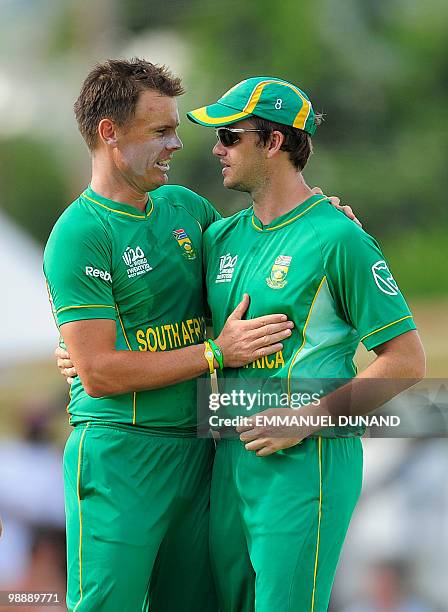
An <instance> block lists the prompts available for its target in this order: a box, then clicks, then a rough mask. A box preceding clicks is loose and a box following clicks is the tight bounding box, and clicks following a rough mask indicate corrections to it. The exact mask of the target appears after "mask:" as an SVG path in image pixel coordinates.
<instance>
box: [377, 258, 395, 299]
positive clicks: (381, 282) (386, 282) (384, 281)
mask: <svg viewBox="0 0 448 612" xmlns="http://www.w3.org/2000/svg"><path fill="white" fill-rule="evenodd" d="M372 274H373V278H374V280H375V283H376V286H377V287H378V289H380V290H381V291H382V292H383V293H387V295H398V285H397V283H396V282H395V280H394V277H393V276H392V274H391V273H390V270H389V268H388V267H387V263H386V262H385V261H384V260H383V259H380V261H377V262H376V263H375V264H373V266H372Z"/></svg>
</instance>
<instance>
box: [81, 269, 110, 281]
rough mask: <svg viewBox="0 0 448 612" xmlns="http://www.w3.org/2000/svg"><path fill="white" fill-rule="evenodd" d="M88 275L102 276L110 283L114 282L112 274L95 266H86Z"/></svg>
mask: <svg viewBox="0 0 448 612" xmlns="http://www.w3.org/2000/svg"><path fill="white" fill-rule="evenodd" d="M86 276H93V277H94V278H102V279H103V280H105V281H107V282H108V283H111V282H112V276H111V275H110V273H109V272H107V271H106V270H98V268H94V267H93V266H86Z"/></svg>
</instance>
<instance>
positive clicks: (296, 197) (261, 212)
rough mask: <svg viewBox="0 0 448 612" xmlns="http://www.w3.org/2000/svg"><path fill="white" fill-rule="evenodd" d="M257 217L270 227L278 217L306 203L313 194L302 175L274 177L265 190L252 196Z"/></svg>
mask: <svg viewBox="0 0 448 612" xmlns="http://www.w3.org/2000/svg"><path fill="white" fill-rule="evenodd" d="M251 195H252V198H253V202H254V213H255V216H256V217H258V219H260V221H261V222H262V223H263V225H268V224H269V223H271V222H272V221H273V220H274V219H276V218H277V217H281V216H282V215H285V214H286V213H288V212H289V211H291V210H293V209H294V208H296V207H297V206H298V205H299V204H301V203H302V202H305V200H307V199H308V198H310V197H311V196H312V195H313V192H312V191H311V189H310V188H309V187H308V185H307V184H306V183H305V181H304V180H303V177H302V175H301V174H296V173H294V174H291V175H289V176H288V177H286V178H285V177H283V178H279V177H275V176H274V177H273V178H272V179H271V180H270V181H269V182H268V183H267V184H265V186H264V187H263V189H260V190H259V192H257V191H255V192H253V193H252V194H251Z"/></svg>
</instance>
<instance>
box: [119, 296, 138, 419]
mask: <svg viewBox="0 0 448 612" xmlns="http://www.w3.org/2000/svg"><path fill="white" fill-rule="evenodd" d="M117 314H118V320H119V321H120V325H121V331H122V332H123V336H124V340H125V342H126V345H127V347H128V349H129V350H130V351H132V348H131V345H130V344H129V340H128V337H127V334H126V330H125V328H124V325H123V321H122V320H121V316H120V312H119V310H118V306H117ZM136 412H137V392H136V391H134V393H133V398H132V424H133V425H135V422H136V416H137V415H136Z"/></svg>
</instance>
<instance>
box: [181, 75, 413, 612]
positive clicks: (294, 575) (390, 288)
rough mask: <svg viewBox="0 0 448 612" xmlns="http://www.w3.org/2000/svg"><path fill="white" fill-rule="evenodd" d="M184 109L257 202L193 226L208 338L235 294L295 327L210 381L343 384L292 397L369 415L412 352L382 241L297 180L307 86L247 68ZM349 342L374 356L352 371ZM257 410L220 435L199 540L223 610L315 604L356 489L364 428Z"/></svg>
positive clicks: (409, 369)
mask: <svg viewBox="0 0 448 612" xmlns="http://www.w3.org/2000/svg"><path fill="white" fill-rule="evenodd" d="M188 117H189V119H190V120H192V121H194V122H196V123H198V124H201V125H204V126H208V127H214V128H217V136H218V142H217V144H216V145H215V147H214V149H213V153H214V155H216V156H217V157H218V159H219V161H220V163H221V166H222V175H223V182H224V186H225V187H228V188H229V189H236V190H239V191H244V192H248V193H250V195H251V197H252V199H253V206H251V207H250V208H248V209H246V210H242V211H241V212H239V213H237V214H235V215H234V216H232V217H229V218H226V219H221V220H219V221H217V222H216V223H214V224H213V225H211V226H210V227H209V228H208V230H207V231H206V232H205V234H204V252H205V257H204V260H205V265H206V282H207V290H208V301H209V304H210V307H211V310H212V315H213V325H214V330H215V333H219V332H220V330H221V329H222V326H223V325H224V322H225V319H226V317H227V316H228V314H229V313H230V312H232V310H233V309H234V308H235V305H236V304H237V303H238V302H239V300H240V299H241V295H242V293H243V292H247V293H249V295H250V297H251V302H250V307H249V310H248V312H247V313H246V316H247V317H248V318H251V317H256V316H258V315H259V314H261V313H267V312H285V313H286V314H287V315H288V316H289V318H290V319H291V320H293V321H294V324H295V326H294V329H293V332H292V336H291V338H290V339H289V340H288V342H285V344H284V347H283V349H282V350H281V351H279V352H278V353H277V354H276V355H275V356H271V357H269V358H265V359H259V360H257V361H256V362H254V363H253V364H250V365H249V366H245V367H243V368H240V369H238V370H233V371H230V370H227V369H224V370H223V372H222V375H221V378H220V381H219V384H220V387H221V388H222V387H223V386H224V387H225V385H226V380H228V379H230V378H232V379H233V380H235V379H236V383H238V386H239V387H240V388H244V386H245V385H246V387H247V386H249V385H250V383H251V381H253V380H254V379H260V378H264V379H265V380H271V381H272V380H273V379H278V380H279V381H280V384H281V385H283V388H286V389H287V393H288V397H290V398H292V395H293V393H294V392H295V391H300V390H301V381H302V380H304V379H308V380H310V379H320V380H325V379H332V380H334V379H350V380H349V382H346V384H344V385H343V386H340V387H339V388H337V390H336V391H333V392H331V393H329V394H328V395H326V396H325V397H323V398H320V400H319V401H318V402H317V403H316V404H315V405H313V404H307V405H303V406H302V407H301V409H300V414H302V415H303V416H306V415H317V416H319V417H321V421H320V422H321V423H324V419H325V418H327V419H328V421H329V422H331V421H330V419H331V417H334V416H338V415H341V414H346V413H347V411H349V412H350V413H351V414H366V413H368V412H370V411H371V410H373V409H374V408H376V407H377V406H378V405H380V404H381V403H383V402H384V401H385V400H386V399H388V398H389V397H391V395H393V394H394V393H397V392H398V391H399V390H401V389H403V388H405V387H406V386H409V385H410V384H411V382H409V380H408V379H414V380H415V379H418V378H421V377H422V376H423V375H424V369H425V357H424V351H423V348H422V345H421V342H420V339H419V337H418V334H417V332H416V330H415V324H414V321H413V318H412V315H411V312H410V310H409V308H408V306H407V304H406V302H405V300H404V298H403V296H402V294H401V293H400V290H399V288H398V286H397V283H396V282H395V280H394V279H393V277H392V274H391V273H390V271H389V269H388V266H387V263H386V261H385V259H384V256H383V254H382V253H381V250H380V248H379V246H378V244H377V243H376V241H375V240H374V239H373V238H372V237H371V236H370V235H369V234H367V233H366V232H365V231H363V230H362V229H361V228H360V227H358V226H357V225H355V224H354V223H351V222H350V221H349V220H348V219H347V218H346V217H345V216H344V215H343V214H340V212H339V211H337V210H335V209H334V208H333V207H332V206H330V204H329V202H328V199H327V198H326V197H325V196H323V195H316V194H314V193H313V192H312V191H311V189H310V188H309V187H308V185H307V184H306V183H305V181H304V179H303V176H302V171H303V168H304V167H305V165H306V163H307V160H308V158H309V156H310V154H311V152H312V145H311V138H310V137H311V136H312V135H313V134H314V132H315V130H316V126H317V124H318V123H319V117H317V116H316V114H315V113H314V111H313V108H312V105H311V102H310V100H309V98H308V97H307V96H306V94H305V93H304V92H303V91H302V90H301V89H299V88H298V87H296V86H294V85H292V84H291V83H288V82H286V81H283V80H281V79H277V78H272V77H256V78H249V79H246V80H244V81H242V82H241V83H239V84H237V85H235V86H234V87H232V88H231V89H230V90H229V91H228V92H227V93H225V94H224V95H223V96H222V97H221V98H220V99H219V100H218V101H217V102H216V103H214V104H210V105H208V106H204V107H202V108H199V109H196V110H193V111H191V112H190V113H188ZM360 341H361V342H362V343H363V344H364V346H365V347H366V348H367V349H368V350H369V351H370V350H373V351H374V353H375V354H376V358H375V359H374V361H373V362H372V363H371V364H370V365H369V366H368V367H367V368H366V369H365V370H364V371H362V372H360V373H358V374H357V373H356V368H355V365H354V363H353V356H354V354H355V350H356V348H357V346H358V344H359V342H360ZM371 379H396V387H395V390H393V391H391V390H390V389H388V390H386V391H380V390H378V391H377V392H375V393H373V394H372V393H367V391H368V389H366V385H367V383H369V380H371ZM405 379H406V380H405ZM232 384H234V383H232ZM350 394H351V396H352V397H351V403H350ZM264 408H266V406H264V407H262V408H261V409H262V412H260V413H259V414H257V417H262V419H261V420H260V419H257V420H256V419H255V418H254V417H252V418H250V419H248V421H247V423H246V424H245V425H244V426H241V427H238V428H237V430H238V432H239V434H240V435H239V437H236V438H234V439H222V440H221V441H220V442H219V443H218V448H217V454H216V458H215V463H214V468H213V469H214V472H213V482H212V493H211V551H212V565H213V570H214V575H215V579H216V583H217V590H218V594H219V599H220V609H221V612H251V611H253V610H255V611H256V612H272V611H273V610H275V611H276V612H290V611H296V612H308V611H310V612H323V611H324V610H327V608H328V604H329V599H330V592H331V587H332V583H333V579H334V575H335V572H336V566H337V562H338V559H339V555H340V551H341V548H342V544H343V541H344V538H345V534H346V532H347V529H348V525H349V522H350V519H351V516H352V513H353V509H354V507H355V504H356V502H357V499H358V497H359V494H360V490H361V480H362V446H361V441H360V435H361V434H362V430H361V429H359V428H358V429H357V428H337V427H336V428H334V427H332V428H327V429H322V425H320V426H317V425H316V426H310V427H308V428H306V429H300V430H299V429H297V428H292V427H288V426H287V425H286V426H285V425H278V426H277V427H276V426H275V425H272V419H271V421H270V422H269V421H268V420H267V419H266V418H263V417H266V416H269V417H273V416H285V415H291V414H292V410H291V409H290V408H289V407H286V408H269V406H268V410H264Z"/></svg>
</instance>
